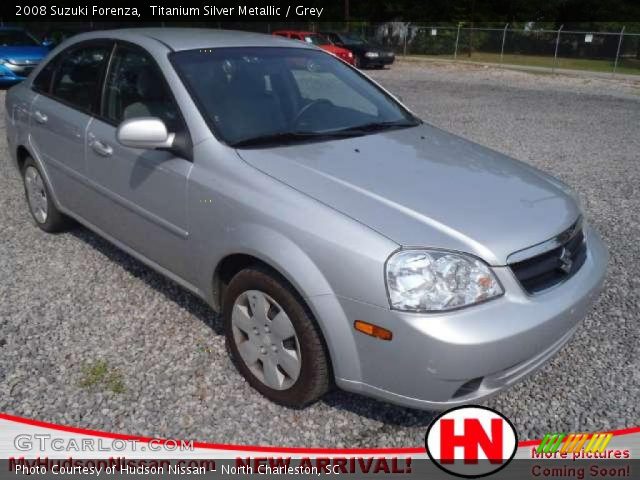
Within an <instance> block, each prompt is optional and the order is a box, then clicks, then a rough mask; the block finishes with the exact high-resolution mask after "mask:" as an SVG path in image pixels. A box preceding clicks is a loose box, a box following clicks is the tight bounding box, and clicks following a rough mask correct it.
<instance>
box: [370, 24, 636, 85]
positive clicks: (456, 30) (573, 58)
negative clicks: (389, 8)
mask: <svg viewBox="0 0 640 480" xmlns="http://www.w3.org/2000/svg"><path fill="white" fill-rule="evenodd" d="M364 36H366V37H367V38H369V39H371V40H375V41H376V42H377V43H380V44H382V45H385V46H387V47H389V48H392V49H394V50H395V52H396V53H397V54H403V55H420V56H430V57H436V58H445V59H456V60H466V61H472V62H482V63H498V64H505V65H506V64H509V65H523V66H529V67H542V68H548V69H550V70H557V69H573V70H591V71H596V72H608V73H612V74H613V73H626V74H638V75H640V33H629V32H626V31H625V29H622V30H620V31H619V32H588V31H571V30H565V29H563V28H562V27H561V28H559V29H557V30H549V29H533V28H529V29H527V28H523V29H515V28H510V27H509V25H504V26H503V27H502V28H499V27H488V28H471V27H463V26H459V27H452V26H442V25H433V26H429V25H412V24H410V23H402V22H392V23H388V24H382V25H378V26H369V27H368V28H367V29H366V33H365V34H364Z"/></svg>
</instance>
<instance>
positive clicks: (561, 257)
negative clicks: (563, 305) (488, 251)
mask: <svg viewBox="0 0 640 480" xmlns="http://www.w3.org/2000/svg"><path fill="white" fill-rule="evenodd" d="M569 231H570V233H571V234H570V236H569V238H568V240H567V239H565V240H564V241H561V240H560V241H559V242H558V243H559V245H558V246H556V247H555V248H553V249H552V250H549V251H546V252H544V253H541V254H539V255H536V256H534V257H531V258H528V259H526V260H523V261H520V262H517V263H512V264H510V265H509V266H510V267H511V270H512V271H513V273H514V274H515V276H516V278H517V279H518V281H519V282H520V284H521V285H522V288H524V289H525V290H526V291H527V292H529V293H531V294H534V293H539V292H542V291H543V290H546V289H548V288H551V287H553V286H555V285H558V284H559V283H562V282H564V281H565V280H567V279H568V278H570V277H572V276H573V275H574V274H575V273H576V272H577V271H578V270H580V267H582V265H583V264H584V261H585V260H586V258H587V245H586V242H585V239H584V233H583V231H582V229H581V228H579V229H576V228H575V227H571V229H570V230H569ZM566 236H567V233H566V232H563V233H562V234H560V235H559V236H558V237H557V238H558V239H562V238H563V237H566Z"/></svg>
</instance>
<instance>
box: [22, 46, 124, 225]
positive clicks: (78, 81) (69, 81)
mask: <svg viewBox="0 0 640 480" xmlns="http://www.w3.org/2000/svg"><path fill="white" fill-rule="evenodd" d="M112 47H113V43H112V42H109V41H93V42H86V43H80V44H76V45H73V46H71V47H69V48H68V49H66V50H64V51H63V52H61V53H60V54H58V55H57V56H56V57H55V58H53V59H52V60H51V61H50V62H49V63H48V64H47V65H46V66H45V67H44V69H43V70H41V72H40V73H39V74H38V76H37V77H36V79H35V80H34V83H33V86H32V88H33V89H34V90H35V91H36V92H37V93H38V94H39V95H38V96H37V97H36V98H35V99H34V101H33V103H32V104H31V109H30V125H31V130H30V131H31V137H30V139H31V147H32V148H33V149H34V150H35V154H36V155H37V156H38V158H40V160H41V161H42V162H43V163H44V166H45V170H46V172H47V175H48V176H49V179H50V180H51V183H52V184H53V188H54V190H55V194H56V196H57V198H58V200H59V201H60V203H61V204H62V205H63V206H64V207H65V208H67V209H69V210H71V211H73V212H75V213H77V214H79V215H81V216H84V215H85V214H86V213H87V212H86V211H85V210H84V208H83V205H84V202H83V197H84V195H85V194H87V193H88V191H87V185H86V165H85V133H86V128H87V125H88V124H89V119H90V118H91V117H90V116H91V114H92V112H94V111H95V110H96V108H97V106H98V102H99V98H100V97H99V95H100V88H101V82H100V79H101V78H102V76H103V73H104V69H105V67H106V63H107V60H108V58H109V54H110V52H111V49H112Z"/></svg>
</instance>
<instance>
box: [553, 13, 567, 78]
mask: <svg viewBox="0 0 640 480" xmlns="http://www.w3.org/2000/svg"><path fill="white" fill-rule="evenodd" d="M563 27H564V25H560V28H559V29H558V36H557V37H556V52H555V53H554V54H553V67H552V68H551V73H553V72H555V70H556V64H557V63H558V46H559V45H560V33H561V32H562V28H563Z"/></svg>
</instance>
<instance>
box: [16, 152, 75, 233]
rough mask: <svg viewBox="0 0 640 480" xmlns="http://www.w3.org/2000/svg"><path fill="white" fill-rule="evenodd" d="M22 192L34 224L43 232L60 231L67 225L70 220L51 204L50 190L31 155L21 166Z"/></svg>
mask: <svg viewBox="0 0 640 480" xmlns="http://www.w3.org/2000/svg"><path fill="white" fill-rule="evenodd" d="M22 179H23V182H24V192H25V196H26V198H27V204H28V205H29V211H30V212H31V216H32V217H33V219H34V220H35V222H36V225H38V227H40V228H41V229H42V230H44V231H45V232H49V233H54V232H60V231H63V230H65V229H67V228H68V227H69V224H70V220H69V218H68V217H67V216H65V215H64V214H63V213H61V212H60V211H59V210H58V209H57V208H56V206H55V205H54V204H53V200H52V198H51V192H50V191H49V188H48V187H47V184H46V183H45V182H44V179H43V178H42V173H41V172H40V169H39V168H38V166H37V165H36V162H35V161H34V160H33V158H31V157H27V159H26V160H25V162H24V165H23V167H22Z"/></svg>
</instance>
